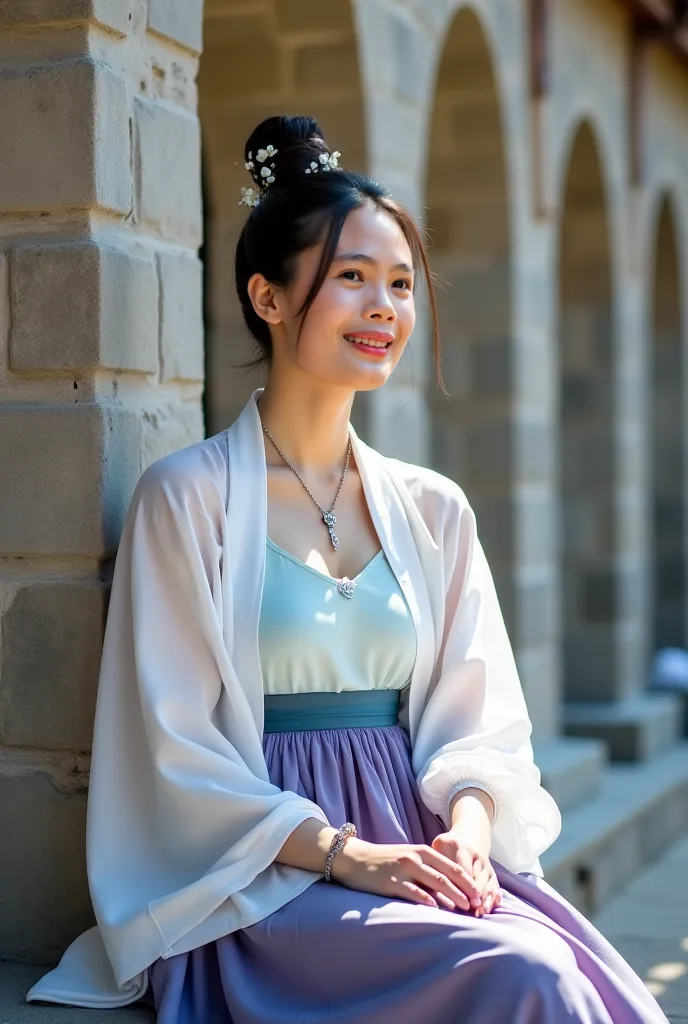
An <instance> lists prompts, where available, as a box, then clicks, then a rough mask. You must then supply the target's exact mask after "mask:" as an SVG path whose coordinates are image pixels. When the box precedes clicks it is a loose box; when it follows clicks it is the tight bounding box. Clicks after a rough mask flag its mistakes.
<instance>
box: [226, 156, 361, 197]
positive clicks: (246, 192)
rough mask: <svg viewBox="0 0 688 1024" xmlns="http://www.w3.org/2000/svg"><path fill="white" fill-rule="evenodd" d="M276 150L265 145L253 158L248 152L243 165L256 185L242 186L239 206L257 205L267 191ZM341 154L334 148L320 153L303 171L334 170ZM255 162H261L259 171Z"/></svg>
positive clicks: (273, 176)
mask: <svg viewBox="0 0 688 1024" xmlns="http://www.w3.org/2000/svg"><path fill="white" fill-rule="evenodd" d="M278 152H279V150H277V149H275V147H274V146H266V147H265V149H259V150H258V151H257V153H256V156H255V160H254V158H253V153H249V154H248V160H247V161H246V163H245V164H244V167H245V168H246V170H247V171H250V172H251V177H252V178H253V180H254V182H255V183H256V185H257V186H258V187H257V188H242V189H241V199H240V200H239V206H242V205H243V206H258V203H259V202H260V201H261V199H262V198H263V196H264V195H265V193H266V192H267V189H268V186H269V185H272V184H273V182H274V180H275V175H274V173H273V172H274V170H275V164H274V161H273V160H272V157H274V156H277V153H278ZM341 155H342V154H341V153H340V152H339V150H338V149H335V151H334V152H333V153H320V155H319V156H318V159H317V160H311V162H310V164H309V166H308V167H306V169H305V173H306V174H317V173H318V171H335V170H337V168H338V167H339V164H338V162H337V161H338V158H339V157H340V156H341ZM256 163H259V164H263V166H262V167H261V168H260V171H258V169H257V167H256Z"/></svg>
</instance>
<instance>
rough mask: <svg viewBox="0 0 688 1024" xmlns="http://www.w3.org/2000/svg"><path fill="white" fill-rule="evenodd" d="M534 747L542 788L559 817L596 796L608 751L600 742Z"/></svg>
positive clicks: (563, 741)
mask: <svg viewBox="0 0 688 1024" xmlns="http://www.w3.org/2000/svg"><path fill="white" fill-rule="evenodd" d="M534 746H535V763H536V765H537V766H538V768H539V769H540V772H541V773H542V785H543V786H544V788H545V789H546V790H547V792H548V793H550V794H551V795H552V796H553V797H554V799H555V800H556V802H557V804H558V805H559V809H560V810H561V811H562V813H563V812H564V811H566V810H569V809H570V808H573V807H578V806H579V805H580V804H582V803H584V802H585V801H586V800H590V799H591V798H592V797H594V796H595V795H596V794H597V793H598V791H599V788H600V784H601V781H602V772H603V770H604V767H605V764H606V759H607V748H606V747H605V745H604V743H602V742H601V741H600V740H587V739H576V738H574V737H564V738H562V739H558V740H555V741H554V742H552V743H546V744H543V745H539V744H537V743H536V744H535V745H534Z"/></svg>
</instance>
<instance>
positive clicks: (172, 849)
mask: <svg viewBox="0 0 688 1024" xmlns="http://www.w3.org/2000/svg"><path fill="white" fill-rule="evenodd" d="M191 457H192V456H189V457H188V458H189V459H191ZM194 458H196V459H198V456H194ZM214 474H215V471H214V469H213V467H212V466H208V465H205V464H203V463H202V462H201V464H197V463H193V464H191V465H190V464H188V463H187V462H185V461H184V459H183V458H182V457H180V456H178V455H177V453H175V456H170V457H166V458H165V459H163V460H160V461H159V462H158V463H154V464H153V465H152V466H151V467H149V469H148V470H146V472H145V473H144V474H143V476H142V477H141V479H140V480H139V483H138V485H137V488H136V490H135V492H134V495H133V498H132V501H131V505H130V508H129V513H128V516H127V519H126V522H125V526H124V530H123V534H122V538H121V542H120V546H119V550H118V554H117V559H116V565H115V571H114V577H113V583H112V590H111V598H110V605H109V611H108V617H107V625H106V631H105V639H104V645H103V654H102V662H101V671H100V680H99V687H98V699H97V706H96V720H95V730H94V740H93V755H92V762H91V780H90V787H89V800H88V818H87V868H88V881H89V887H90V892H91V897H92V901H93V906H94V910H95V913H96V918H97V920H98V924H99V926H100V929H101V933H102V935H103V939H104V942H105V946H106V948H107V950H108V954H109V956H110V959H111V961H112V963H113V966H114V968H115V973H116V976H117V978H118V981H119V982H120V983H121V982H122V981H123V980H124V979H126V978H129V977H132V976H133V975H134V973H136V971H138V970H141V969H142V968H143V967H144V966H146V965H147V964H148V963H151V962H152V961H153V959H155V958H156V957H157V956H159V955H161V953H162V952H163V951H169V950H170V949H171V948H173V947H174V944H175V943H177V942H178V941H179V940H180V939H181V938H182V936H184V935H187V934H188V933H189V932H191V931H192V930H193V929H194V928H196V927H198V926H200V925H201V924H202V922H203V921H204V920H205V919H206V918H207V917H208V915H209V914H211V913H213V911H215V910H216V908H218V907H220V905H223V907H222V913H223V915H224V918H223V920H224V921H225V923H226V925H227V930H231V927H232V926H233V925H236V924H237V923H239V924H241V923H243V922H245V921H246V919H247V918H249V917H252V918H253V919H254V920H256V919H258V918H260V917H261V916H262V915H263V913H265V912H266V911H265V907H264V906H263V905H262V904H261V902H260V898H259V897H255V898H254V902H253V903H252V902H251V900H252V897H251V894H252V893H255V891H256V890H255V887H253V888H251V883H252V882H253V881H254V880H255V879H256V877H257V876H259V874H260V873H261V872H265V870H266V869H267V868H268V867H269V866H270V865H272V862H273V861H274V858H275V856H276V855H277V853H278V852H279V850H280V848H281V846H282V844H283V843H284V841H285V839H286V838H287V837H288V836H289V834H290V833H291V832H292V831H293V830H294V828H296V826H297V825H298V824H300V823H301V822H302V821H304V820H305V819H306V818H309V817H315V818H318V819H320V820H322V821H323V822H324V823H327V818H326V816H325V814H324V812H323V811H322V810H321V809H320V808H319V807H318V806H317V805H315V804H314V803H311V802H310V801H308V800H306V799H304V798H302V797H301V796H299V795H297V794H296V793H293V792H289V791H282V790H281V789H279V788H278V787H277V786H274V785H272V783H271V782H270V781H269V778H268V775H267V768H265V771H264V772H263V773H262V776H261V774H260V773H259V772H257V771H252V770H251V769H250V768H249V766H248V764H247V758H248V757H250V756H251V757H254V765H255V763H257V762H256V760H255V755H256V752H258V755H260V753H261V746H260V744H261V740H260V736H259V734H258V731H257V728H256V725H255V723H254V720H253V717H252V715H251V712H250V706H249V703H248V701H247V700H246V698H245V695H244V693H243V691H242V688H241V685H240V683H239V680H238V679H237V677H236V672H235V668H234V665H233V662H232V658H231V653H230V651H229V650H228V648H227V645H226V643H225V629H224V613H225V610H226V609H225V607H224V605H225V603H226V601H227V600H228V596H223V585H222V568H223V567H222V554H223V550H224V545H223V531H224V530H225V529H226V517H225V515H224V504H223V487H222V482H221V481H219V480H215V475H214ZM239 597H240V595H239ZM263 764H264V762H263ZM274 868H275V871H277V872H279V871H282V873H283V879H285V880H286V881H285V885H286V883H287V882H289V883H290V885H291V891H292V892H293V891H294V888H295V883H294V880H295V879H296V881H297V882H298V879H299V878H300V877H302V879H303V882H302V884H301V888H304V887H305V884H306V881H307V880H308V879H309V878H310V879H311V880H312V879H314V878H315V877H316V876H314V875H313V874H312V873H310V872H303V873H301V875H299V873H298V872H297V870H296V869H293V870H292V869H290V868H288V867H287V866H286V865H275V866H274ZM264 889H265V890H266V891H267V890H270V892H272V893H273V895H274V893H275V891H276V890H275V886H274V884H273V885H272V889H270V886H269V885H267V884H266V886H265V887H264ZM281 891H282V892H284V891H285V887H284V886H283V887H282V890H281ZM278 902H279V900H278ZM282 902H285V900H282ZM270 909H274V907H273V908H268V910H270Z"/></svg>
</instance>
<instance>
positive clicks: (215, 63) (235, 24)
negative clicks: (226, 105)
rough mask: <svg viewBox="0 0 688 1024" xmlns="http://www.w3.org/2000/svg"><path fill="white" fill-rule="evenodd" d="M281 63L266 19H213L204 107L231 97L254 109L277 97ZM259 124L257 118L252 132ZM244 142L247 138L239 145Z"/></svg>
mask: <svg viewBox="0 0 688 1024" xmlns="http://www.w3.org/2000/svg"><path fill="white" fill-rule="evenodd" d="M280 6H284V5H280ZM281 61H282V58H281V54H280V49H279V46H278V45H277V44H276V43H275V42H273V41H271V40H270V38H269V36H268V26H267V25H266V23H265V20H264V19H263V18H261V17H257V16H253V15H248V16H246V17H237V18H234V17H232V18H226V19H225V18H213V20H212V31H210V32H209V33H208V35H207V38H206V39H205V42H204V53H203V60H202V61H201V66H200V71H199V77H198V81H199V87H200V96H201V107H203V104H204V103H207V102H208V100H209V99H211V98H212V99H217V100H220V101H226V100H227V98H228V97H231V98H232V100H233V101H234V102H236V101H237V100H250V101H251V105H252V107H253V104H254V103H255V99H256V96H262V95H265V94H267V95H268V96H274V93H275V92H276V91H277V90H278V89H279V87H280V82H281V77H280V75H281V72H280V67H281ZM204 116H205V115H204ZM265 116H266V117H267V116H268V115H267V113H266V114H265ZM255 122H256V118H255V115H254V116H253V118H252V123H251V125H250V128H249V131H250V130H251V128H253V127H255ZM246 134H248V132H247V133H246ZM243 142H244V136H242V138H241V139H240V140H239V145H240V146H241V145H242V144H243ZM235 159H236V158H235Z"/></svg>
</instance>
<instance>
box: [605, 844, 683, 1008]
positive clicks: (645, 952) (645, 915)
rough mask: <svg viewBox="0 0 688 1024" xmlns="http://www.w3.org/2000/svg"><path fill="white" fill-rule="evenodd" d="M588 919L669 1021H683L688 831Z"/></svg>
mask: <svg viewBox="0 0 688 1024" xmlns="http://www.w3.org/2000/svg"><path fill="white" fill-rule="evenodd" d="M593 920H594V923H595V925H596V926H597V927H598V928H599V930H600V931H601V932H602V934H603V935H605V936H606V937H607V938H608V939H609V941H610V942H611V943H612V944H613V945H614V946H615V947H616V948H617V949H618V950H619V952H620V953H621V954H622V956H624V957H625V959H626V960H627V961H628V962H629V963H630V965H631V966H632V967H633V969H634V970H635V971H637V973H638V974H639V975H640V977H641V978H642V979H643V981H644V982H645V984H646V985H647V986H648V988H649V989H650V991H651V992H652V994H653V995H654V996H655V998H656V999H657V1001H658V1002H659V1004H660V1006H661V1007H662V1009H663V1010H664V1012H665V1013H666V1015H667V1016H668V1018H669V1020H670V1021H671V1022H672V1024H688V836H687V837H686V838H684V839H682V840H681V841H680V842H679V843H677V844H676V845H675V846H672V847H671V848H670V850H669V851H668V852H667V853H666V854H665V856H664V857H663V858H662V859H661V860H660V861H658V862H656V863H654V864H653V865H652V866H651V867H649V868H647V869H646V870H645V871H644V872H643V873H642V874H641V875H639V876H638V877H637V878H636V879H635V880H634V881H633V882H632V883H631V885H630V886H629V887H628V888H627V889H625V890H624V891H623V892H622V893H621V894H620V895H619V896H617V897H616V898H615V899H614V900H612V902H611V903H608V904H607V906H606V907H605V908H604V910H603V911H602V912H601V913H600V914H598V915H597V916H596V917H595V918H593Z"/></svg>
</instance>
